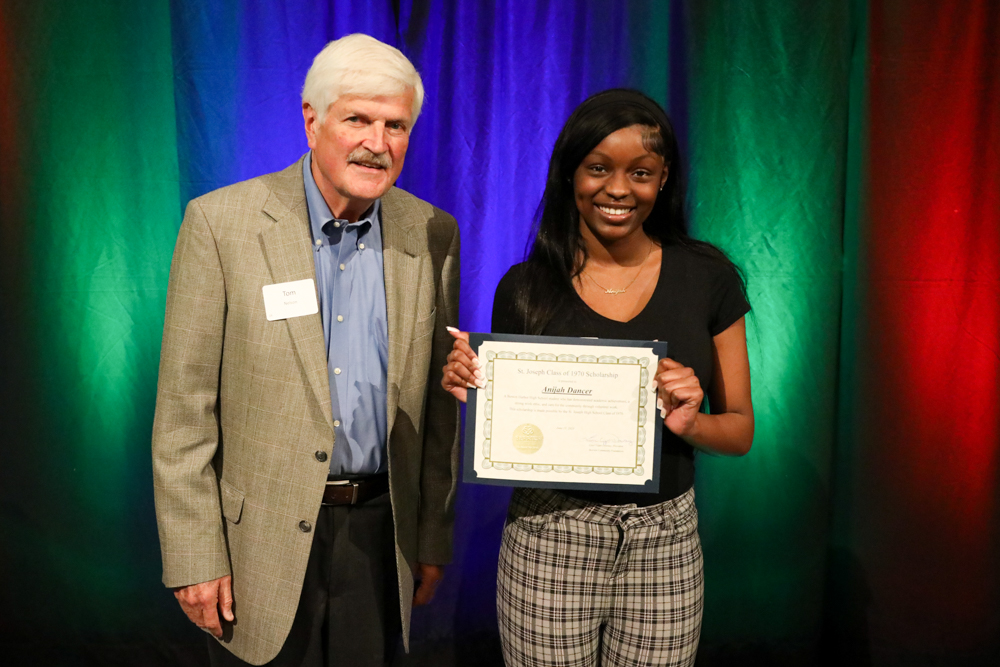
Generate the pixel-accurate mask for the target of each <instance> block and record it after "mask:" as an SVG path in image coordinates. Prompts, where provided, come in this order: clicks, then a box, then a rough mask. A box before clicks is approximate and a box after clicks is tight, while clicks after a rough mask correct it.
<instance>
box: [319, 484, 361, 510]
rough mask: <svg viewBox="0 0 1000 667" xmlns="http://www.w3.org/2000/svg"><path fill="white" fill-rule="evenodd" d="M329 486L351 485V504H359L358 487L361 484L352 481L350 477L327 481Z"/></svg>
mask: <svg viewBox="0 0 1000 667" xmlns="http://www.w3.org/2000/svg"><path fill="white" fill-rule="evenodd" d="M326 484H327V486H348V485H350V486H351V504H352V505H357V504H358V487H359V486H360V484H358V483H357V482H352V481H351V480H349V479H335V480H333V481H327V483H326Z"/></svg>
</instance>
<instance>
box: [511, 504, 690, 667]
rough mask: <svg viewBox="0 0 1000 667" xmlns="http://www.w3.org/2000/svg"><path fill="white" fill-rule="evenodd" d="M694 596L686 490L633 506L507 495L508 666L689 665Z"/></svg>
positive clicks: (611, 666) (614, 666)
mask: <svg viewBox="0 0 1000 667" xmlns="http://www.w3.org/2000/svg"><path fill="white" fill-rule="evenodd" d="M703 595H704V579H703V571H702V557H701V542H700V541H699V539H698V511H697V510H696V509H695V506H694V490H693V489H691V490H689V491H687V492H686V493H684V494H683V495H681V496H679V497H677V498H674V499H673V500H668V501H666V502H664V503H661V504H659V505H653V506H651V507H638V508H637V507H636V506H635V505H601V504H595V503H589V502H586V501H582V500H577V499H574V498H570V497H568V496H565V495H563V494H561V493H558V492H556V491H550V490H545V489H516V490H515V491H514V497H513V498H512V500H511V504H510V509H509V511H508V515H507V524H506V526H504V531H503V542H502V544H501V547H500V568H499V573H498V580H497V613H498V616H499V620H500V637H501V640H502V642H503V653H504V659H505V660H506V663H507V665H508V666H510V667H514V666H518V667H521V666H523V667H543V666H544V667H549V666H555V665H558V666H560V667H571V666H572V667H584V666H596V665H602V666H603V667H618V666H622V667H624V666H626V665H627V666H628V667H636V666H639V665H649V666H650V667H652V666H654V665H655V666H656V667H662V666H664V665H693V664H694V659H695V654H696V653H697V650H698V636H699V634H700V632H701V612H702V604H703Z"/></svg>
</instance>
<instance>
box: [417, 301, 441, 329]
mask: <svg viewBox="0 0 1000 667" xmlns="http://www.w3.org/2000/svg"><path fill="white" fill-rule="evenodd" d="M437 311H438V309H437V306H435V307H434V308H431V312H429V313H427V314H426V315H423V316H421V317H418V318H417V326H418V327H419V326H420V325H421V324H427V322H428V320H433V319H434V316H435V315H437Z"/></svg>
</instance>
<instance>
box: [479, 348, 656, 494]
mask: <svg viewBox="0 0 1000 667" xmlns="http://www.w3.org/2000/svg"><path fill="white" fill-rule="evenodd" d="M469 343H470V345H471V346H472V349H473V351H475V352H476V354H477V355H478V356H479V361H480V363H482V364H483V372H484V373H485V375H486V386H485V387H484V388H482V389H474V390H473V389H470V390H469V398H468V410H467V412H466V421H465V459H464V464H465V466H464V479H465V481H466V482H474V483H478V484H498V485H502V486H535V487H544V488H550V489H578V490H582V489H586V490H595V491H596V490H600V491H639V492H649V493H655V492H657V491H659V488H660V475H659V473H660V466H659V463H660V428H659V425H660V419H659V410H657V408H656V383H655V381H654V375H655V372H656V366H657V364H658V363H659V360H660V358H662V357H665V356H666V354H667V344H666V343H663V342H650V341H627V340H607V339H587V338H558V337H551V336H512V335H506V334H477V333H473V334H470V336H469Z"/></svg>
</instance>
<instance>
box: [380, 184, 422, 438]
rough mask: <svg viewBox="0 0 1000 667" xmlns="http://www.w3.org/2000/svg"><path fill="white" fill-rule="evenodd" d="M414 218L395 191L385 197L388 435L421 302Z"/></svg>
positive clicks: (384, 251) (383, 204) (383, 203)
mask: <svg viewBox="0 0 1000 667" xmlns="http://www.w3.org/2000/svg"><path fill="white" fill-rule="evenodd" d="M411 223H412V215H409V214H408V213H407V211H406V210H405V205H403V203H402V201H401V199H400V198H399V196H398V195H397V194H396V192H395V189H391V190H389V192H387V193H386V194H385V195H383V197H382V266H383V269H382V270H383V274H384V278H385V306H386V311H387V313H386V316H387V320H388V325H389V369H388V372H387V378H386V381H387V385H386V386H387V391H386V395H387V403H388V406H387V414H386V417H387V419H386V421H387V424H386V432H387V433H392V427H393V424H394V423H395V419H396V408H397V406H398V404H399V402H398V399H399V384H400V380H401V379H402V377H403V373H404V372H405V371H406V355H407V352H408V351H409V348H410V341H411V340H412V338H413V326H414V324H415V322H416V316H417V312H416V309H417V299H416V298H414V296H415V295H414V294H413V290H414V289H415V288H416V285H417V284H418V280H417V278H418V277H419V275H420V253H421V251H420V248H419V247H417V245H416V244H415V243H414V239H412V238H411V234H410V227H411Z"/></svg>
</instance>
